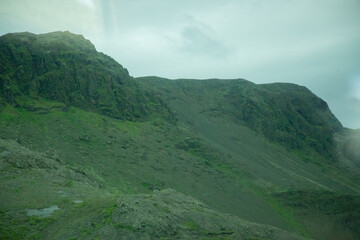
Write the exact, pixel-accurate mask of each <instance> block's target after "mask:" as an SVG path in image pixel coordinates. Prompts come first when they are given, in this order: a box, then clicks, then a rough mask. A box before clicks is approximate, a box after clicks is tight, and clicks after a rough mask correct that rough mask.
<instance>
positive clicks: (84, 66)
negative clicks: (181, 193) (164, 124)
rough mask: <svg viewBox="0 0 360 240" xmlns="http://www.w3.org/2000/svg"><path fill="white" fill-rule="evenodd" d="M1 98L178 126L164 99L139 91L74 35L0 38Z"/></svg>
mask: <svg viewBox="0 0 360 240" xmlns="http://www.w3.org/2000/svg"><path fill="white" fill-rule="evenodd" d="M0 96H1V97H2V98H3V99H4V100H5V101H6V102H8V103H10V104H12V105H14V106H24V105H26V102H27V100H28V98H29V97H30V98H38V97H43V98H46V99H51V100H56V101H58V102H62V103H64V104H65V105H66V107H68V106H77V107H81V108H82V109H85V110H91V111H96V112H99V113H102V114H105V115H107V116H111V117H115V118H119V119H139V120H145V119H147V118H149V117H150V116H151V115H154V114H155V115H159V116H160V117H164V118H166V119H168V120H173V116H172V114H171V112H170V110H169V109H168V108H167V106H166V105H165V104H164V102H163V101H162V99H161V98H159V97H157V96H155V95H154V94H152V93H151V92H149V91H140V89H139V88H138V87H137V86H136V84H135V83H134V81H133V80H132V78H131V77H130V76H129V74H128V72H127V70H126V69H124V68H123V67H122V66H121V65H120V64H118V63H117V62H116V61H114V60H113V59H112V58H110V57H109V56H106V55H105V54H103V53H99V52H97V51H96V49H95V47H94V45H93V44H92V43H91V42H90V41H89V40H86V39H85V38H84V37H83V36H81V35H75V34H72V33H69V32H53V33H48V34H40V35H36V34H32V33H15V34H7V35H4V36H1V37H0ZM2 105H3V104H2Z"/></svg>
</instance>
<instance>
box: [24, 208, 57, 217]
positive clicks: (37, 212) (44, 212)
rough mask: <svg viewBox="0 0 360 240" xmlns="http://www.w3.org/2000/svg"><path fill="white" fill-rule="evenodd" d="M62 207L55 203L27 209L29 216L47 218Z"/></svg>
mask: <svg viewBox="0 0 360 240" xmlns="http://www.w3.org/2000/svg"><path fill="white" fill-rule="evenodd" d="M59 209H60V208H59V207H58V206H56V205H53V206H51V207H48V208H43V209H28V210H26V212H27V215H28V216H37V217H39V218H46V217H50V216H51V215H52V214H53V213H54V212H55V211H57V210H59Z"/></svg>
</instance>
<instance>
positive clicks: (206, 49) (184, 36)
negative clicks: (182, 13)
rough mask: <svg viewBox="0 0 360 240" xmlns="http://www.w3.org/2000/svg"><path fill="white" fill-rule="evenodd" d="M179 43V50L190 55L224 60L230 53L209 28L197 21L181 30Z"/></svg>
mask: <svg viewBox="0 0 360 240" xmlns="http://www.w3.org/2000/svg"><path fill="white" fill-rule="evenodd" d="M181 42H182V43H181V45H182V46H181V48H180V50H182V51H186V52H187V53H189V54H191V55H206V56H210V57H220V58H225V57H227V56H228V54H229V53H230V48H229V47H228V46H226V45H225V44H224V43H222V42H221V41H220V40H218V39H216V37H215V33H214V31H213V30H212V29H211V27H210V26H208V25H206V24H204V23H199V22H197V21H192V24H191V25H188V26H186V27H184V28H183V29H182V31H181Z"/></svg>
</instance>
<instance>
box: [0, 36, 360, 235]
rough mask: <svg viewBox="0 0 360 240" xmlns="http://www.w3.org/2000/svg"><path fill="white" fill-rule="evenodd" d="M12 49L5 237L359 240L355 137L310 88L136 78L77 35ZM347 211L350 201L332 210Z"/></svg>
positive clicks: (6, 111)
mask: <svg viewBox="0 0 360 240" xmlns="http://www.w3.org/2000/svg"><path fill="white" fill-rule="evenodd" d="M0 46H1V48H0V50H1V51H0V53H1V60H0V62H1V65H0V66H1V72H0V77H1V79H0V80H1V84H0V85H1V90H2V91H1V94H0V96H1V99H0V100H1V101H2V102H1V104H2V107H1V109H0V137H1V139H2V140H1V141H0V144H1V145H0V147H1V148H0V162H1V165H0V166H1V167H2V169H1V171H2V173H3V174H2V177H1V181H0V186H1V188H0V190H1V197H2V198H1V202H0V205H1V214H2V215H1V225H2V226H5V227H3V228H2V229H1V231H7V230H8V229H9V232H7V233H9V234H12V235H9V236H11V238H13V239H16V233H17V232H19V231H20V232H22V233H23V234H24V235H22V236H23V237H18V238H25V237H29V238H30V235H33V236H35V238H45V239H64V238H65V239H66V238H79V239H88V238H97V237H100V238H107V239H110V238H111V237H118V238H121V237H123V238H144V239H147V238H149V237H150V236H152V235H156V236H157V237H154V238H155V239H156V238H161V237H164V238H168V239H177V238H178V239H179V238H180V239H181V238H190V239H191V238H193V239H199V238H200V239H201V238H205V239H206V238H210V239H211V238H213V239H219V238H220V239H221V238H230V239H239V238H240V239H254V238H255V239H258V238H270V239H279V238H284V239H294V238H295V239H296V236H294V235H291V234H289V233H288V232H285V231H283V230H279V229H278V228H281V229H284V230H287V231H290V232H295V233H296V234H299V235H302V236H306V237H313V238H316V239H329V237H328V236H331V235H333V236H334V239H340V237H339V236H341V235H344V236H345V235H346V236H347V237H348V238H349V239H357V238H358V237H359V233H358V232H357V231H356V229H357V227H358V226H359V222H358V217H359V216H360V215H359V213H358V212H356V211H355V212H351V211H348V209H349V208H351V207H356V206H358V205H357V204H358V203H359V201H360V199H359V197H358V194H359V191H360V186H359V184H358V180H359V177H358V175H357V172H356V171H353V172H351V171H348V170H347V169H346V168H344V167H342V166H350V165H349V164H348V165H346V164H339V159H340V158H339V156H343V157H344V158H343V159H346V160H343V161H340V162H344V163H345V162H346V161H351V162H352V163H356V161H355V160H354V157H355V158H356V157H357V156H358V155H357V152H356V146H355V145H352V140H351V141H350V140H349V139H354V138H355V137H354V136H356V135H353V132H352V131H349V132H348V134H345V132H346V131H345V130H344V129H343V128H342V126H341V124H340V123H339V122H338V121H337V119H336V118H335V117H334V116H333V115H332V113H331V112H330V111H329V109H328V107H327V104H326V103H325V102H324V101H322V100H321V99H319V98H318V97H316V96H315V95H313V94H312V93H311V92H310V91H309V90H307V89H306V88H304V87H300V86H297V85H293V84H270V85H256V84H253V83H251V82H249V81H245V80H231V81H225V80H208V81H197V80H176V81H172V80H168V79H161V78H157V77H149V78H140V79H133V78H131V77H130V76H129V75H128V73H127V71H126V70H125V69H123V68H122V67H121V66H120V65H119V64H118V63H116V62H115V61H114V60H112V59H111V58H110V57H107V56H105V55H103V54H101V53H97V52H96V50H95V48H94V47H93V45H92V44H91V43H90V42H88V41H87V40H85V39H84V38H83V37H81V36H78V35H73V34H71V33H67V32H65V33H64V32H57V33H51V34H44V35H34V34H30V33H22V34H8V35H5V36H3V37H0ZM22 53H25V55H21V54H22ZM26 56H28V57H26ZM24 59H27V60H26V61H24ZM39 59H45V60H44V61H43V60H39ZM57 63H60V64H57ZM44 69H45V70H44ZM50 72H51V74H50ZM53 73H54V74H55V75H52V74H53ZM53 86H56V88H54V87H53ZM73 95H74V96H75V97H74V96H73ZM334 136H335V137H336V138H335V140H334V139H333V137H334ZM345 139H348V140H349V142H348V143H346V141H345ZM340 143H341V144H342V143H344V145H341V144H340ZM345 143H346V144H345ZM341 146H342V147H341ZM17 149H18V150H17ZM344 149H347V150H348V151H347V152H346V153H345V151H344ZM9 152H10V153H9ZM23 153H26V154H23ZM9 154H10V155H9ZM56 159H59V161H57V160H56ZM349 159H352V160H349ZM353 160H354V161H353ZM56 162H58V163H56ZM45 163H49V164H47V165H46V164H45ZM53 165H54V166H55V168H52V167H50V168H48V167H47V166H53ZM21 166H23V168H21ZM38 183H39V184H38ZM169 188H170V189H174V190H164V189H169ZM12 199H17V201H12ZM195 199H197V200H195ZM316 199H319V200H320V201H319V204H316ZM339 199H350V201H349V204H348V205H347V204H345V201H340V204H335V205H331V206H330V208H331V211H330V210H329V209H328V208H327V207H328V206H329V204H328V203H329V202H334V201H338V200H339ZM312 200H315V201H312ZM74 201H75V202H74ZM299 202H300V203H306V204H299ZM122 203H125V205H123V204H122ZM54 206H57V207H58V208H59V209H56V208H55V207H54ZM197 206H198V207H199V208H197ZM159 207H161V208H159ZM54 209H55V210H56V211H54V213H53V215H51V216H49V217H48V216H46V217H44V218H39V217H36V215H35V216H28V211H30V213H31V214H33V213H36V214H42V213H43V212H44V211H45V213H47V212H48V211H52V210H54ZM198 210H200V212H199V211H198ZM313 210H314V211H313ZM328 210H329V211H328ZM132 213H136V214H132ZM228 214H231V215H232V216H229V215H228ZM155 216H156V219H154V218H155ZM184 216H185V217H184ZM157 219H159V220H157ZM164 219H167V220H164ZM309 219H326V221H325V220H324V221H313V222H312V223H313V224H312V225H309V224H307V222H308V221H309ZM247 221H251V222H256V223H258V224H261V225H258V224H254V223H249V222H247ZM5 223H6V224H5ZM262 224H266V225H262ZM268 225H272V227H270V226H268ZM334 225H337V226H339V228H337V229H336V230H337V233H338V235H335V234H331V233H332V227H333V226H334ZM274 226H275V227H274ZM320 226H322V227H323V228H321V229H323V230H322V231H319V229H320ZM24 229H25V230H24ZM29 229H33V230H31V231H30V230H29ZM21 230H23V231H21ZM28 230H29V231H28ZM27 232H28V233H27ZM175 232H176V234H175ZM1 234H2V236H4V233H1ZM6 236H7V235H6Z"/></svg>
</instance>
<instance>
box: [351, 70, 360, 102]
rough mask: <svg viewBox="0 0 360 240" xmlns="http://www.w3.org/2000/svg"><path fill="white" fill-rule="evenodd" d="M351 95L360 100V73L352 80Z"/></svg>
mask: <svg viewBox="0 0 360 240" xmlns="http://www.w3.org/2000/svg"><path fill="white" fill-rule="evenodd" d="M349 96H350V98H354V99H356V100H358V101H360V74H359V75H357V76H356V77H354V78H352V79H351V80H350V94H349Z"/></svg>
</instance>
